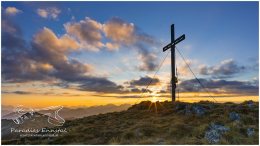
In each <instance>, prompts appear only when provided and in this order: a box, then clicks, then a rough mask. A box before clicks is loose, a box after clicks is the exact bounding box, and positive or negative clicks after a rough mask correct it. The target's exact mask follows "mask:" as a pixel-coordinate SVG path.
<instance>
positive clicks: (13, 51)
mask: <svg viewBox="0 0 260 146" xmlns="http://www.w3.org/2000/svg"><path fill="white" fill-rule="evenodd" d="M7 23H8V24H9V23H10V24H12V22H9V21H8V22H7ZM10 26H12V27H13V29H14V30H19V28H16V27H15V25H10ZM2 27H3V26H2ZM2 37H3V38H4V39H3V40H2V79H3V80H2V81H3V82H9V83H16V82H29V81H53V80H54V81H55V82H56V83H57V82H58V83H60V84H59V85H58V84H56V86H60V87H62V88H69V87H70V85H71V84H74V85H75V87H76V88H75V89H77V90H83V91H92V92H102V93H118V92H125V91H124V90H123V87H122V86H120V85H117V84H116V83H114V82H112V81H110V80H108V79H106V78H103V77H92V76H89V75H88V73H89V72H91V71H92V66H91V65H89V64H83V63H81V62H79V61H78V60H75V59H70V58H68V55H69V53H70V52H73V51H76V50H78V48H79V46H78V44H77V42H75V41H74V40H73V39H71V38H70V36H68V35H66V34H65V35H63V36H61V37H57V36H56V35H55V33H54V32H53V31H52V30H51V29H49V28H43V29H42V30H41V31H39V32H38V33H36V34H35V35H34V37H33V40H32V42H31V44H27V43H26V42H25V41H24V40H23V39H22V33H12V32H9V31H3V32H2ZM18 42H19V43H18ZM65 84H67V86H64V85H65ZM17 94H19V92H17Z"/></svg>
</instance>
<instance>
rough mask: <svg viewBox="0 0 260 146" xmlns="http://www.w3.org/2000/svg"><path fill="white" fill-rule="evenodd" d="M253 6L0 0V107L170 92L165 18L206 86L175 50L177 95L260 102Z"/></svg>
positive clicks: (124, 99) (119, 100) (132, 99)
mask: <svg viewBox="0 0 260 146" xmlns="http://www.w3.org/2000/svg"><path fill="white" fill-rule="evenodd" d="M258 9H259V8H258V2H1V56H2V59H1V61H2V62H1V64H2V65H1V73H2V77H1V79H2V81H1V83H2V84H1V87H2V105H13V106H14V105H21V104H22V105H26V106H36V107H43V106H51V105H57V104H58V105H64V106H93V105H104V104H109V103H112V104H124V103H136V102H140V101H141V100H151V99H155V97H156V99H157V100H170V87H169V85H170V80H171V70H170V69H171V68H170V67H171V64H170V59H171V58H170V57H171V56H170V53H169V51H167V52H163V51H162V48H163V47H164V46H165V45H167V44H168V43H169V42H170V39H171V38H170V26H171V24H174V25H175V36H176V37H178V36H180V35H182V34H185V35H186V39H185V40H184V41H182V42H180V43H179V44H178V45H177V46H176V47H177V49H178V50H180V52H181V53H182V54H183V55H184V56H185V58H186V60H187V62H188V64H189V65H190V66H191V68H192V70H193V71H194V73H195V74H196V76H197V77H198V78H199V79H200V81H201V82H202V83H203V85H204V86H205V87H206V90H205V89H203V88H201V87H200V86H199V84H198V83H197V81H196V80H195V79H194V76H193V75H192V74H191V72H190V71H189V70H188V68H187V66H186V65H185V63H184V61H183V60H182V59H181V58H180V55H179V54H178V53H177V54H176V66H177V71H178V81H179V82H178V84H177V90H178V91H179V98H178V99H179V100H181V101H188V102H193V101H199V100H213V99H212V98H210V97H212V96H214V97H215V99H216V101H218V102H225V101H234V102H241V101H244V100H258V92H259V89H258V88H259V87H258V86H259V85H258V81H259V78H258V76H259V68H258V66H259V63H258V57H259V56H258V54H259V52H258V48H259V46H258V45H259V42H258V40H259V34H258V33H259V27H258V26H259V24H258V22H259V20H258V19H259V16H258V14H259V13H258ZM168 53H169V55H167V54H168ZM164 57H166V59H165V61H164V62H163V64H162V66H161V68H160V69H159V71H158V73H157V74H156V76H154V74H155V72H156V71H157V70H158V68H159V66H160V63H161V62H162V61H163V59H164ZM150 81H152V82H151V85H150V86H149V87H148V89H147V90H146V86H147V84H148V83H149V82H150ZM206 91H209V92H210V93H206ZM209 94H210V95H209ZM209 96H210V97H209ZM35 103H37V104H35Z"/></svg>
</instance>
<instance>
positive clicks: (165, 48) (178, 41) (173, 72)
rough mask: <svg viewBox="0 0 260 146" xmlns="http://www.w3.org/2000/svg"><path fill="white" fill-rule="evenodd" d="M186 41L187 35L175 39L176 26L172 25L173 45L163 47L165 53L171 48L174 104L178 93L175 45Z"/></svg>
mask: <svg viewBox="0 0 260 146" xmlns="http://www.w3.org/2000/svg"><path fill="white" fill-rule="evenodd" d="M184 39H185V34H183V35H182V36H180V37H178V38H177V39H175V34H174V24H172V25H171V43H169V44H168V45H166V46H165V47H163V52H165V51H166V50H168V49H170V48H171V70H172V80H171V83H172V102H174V101H175V99H176V91H175V90H176V82H177V78H176V75H175V45H177V44H178V43H180V42H181V41H183V40H184Z"/></svg>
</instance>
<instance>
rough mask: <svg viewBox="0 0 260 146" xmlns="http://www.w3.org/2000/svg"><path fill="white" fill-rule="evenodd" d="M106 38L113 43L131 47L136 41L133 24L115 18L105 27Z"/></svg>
mask: <svg viewBox="0 0 260 146" xmlns="http://www.w3.org/2000/svg"><path fill="white" fill-rule="evenodd" d="M103 30H104V33H105V36H106V37H107V38H109V39H111V40H112V41H113V42H116V43H119V44H124V45H130V44H133V43H134V42H135V41H136V37H135V35H136V34H135V33H136V32H135V27H134V24H133V23H127V22H125V21H123V20H122V19H120V18H117V17H114V18H112V19H110V20H109V21H108V22H106V23H105V24H104V25H103Z"/></svg>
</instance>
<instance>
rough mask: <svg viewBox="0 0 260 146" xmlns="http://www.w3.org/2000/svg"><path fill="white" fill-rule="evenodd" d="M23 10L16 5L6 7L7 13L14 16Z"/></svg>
mask: <svg viewBox="0 0 260 146" xmlns="http://www.w3.org/2000/svg"><path fill="white" fill-rule="evenodd" d="M21 12H22V11H21V10H19V9H17V8H16V7H7V8H6V9H5V13H6V14H7V15H12V16H14V15H16V14H18V13H21Z"/></svg>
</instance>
